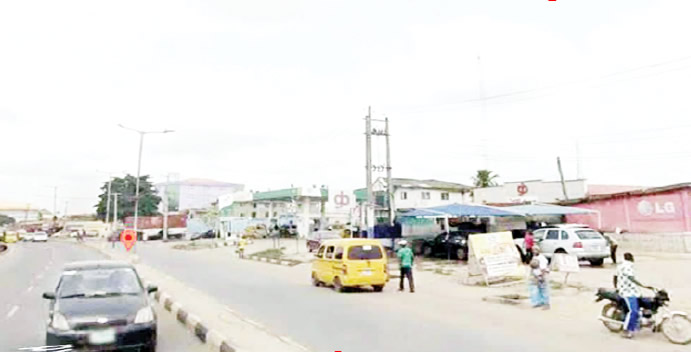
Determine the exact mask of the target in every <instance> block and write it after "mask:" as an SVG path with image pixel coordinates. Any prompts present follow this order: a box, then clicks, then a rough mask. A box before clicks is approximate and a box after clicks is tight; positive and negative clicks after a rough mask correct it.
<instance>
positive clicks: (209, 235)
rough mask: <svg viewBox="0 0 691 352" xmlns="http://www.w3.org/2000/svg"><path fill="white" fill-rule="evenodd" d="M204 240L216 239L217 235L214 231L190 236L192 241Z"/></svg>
mask: <svg viewBox="0 0 691 352" xmlns="http://www.w3.org/2000/svg"><path fill="white" fill-rule="evenodd" d="M202 238H216V233H215V232H214V230H208V231H205V232H197V233H193V234H192V235H190V240H192V241H194V240H200V239H202Z"/></svg>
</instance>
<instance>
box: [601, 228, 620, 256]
mask: <svg viewBox="0 0 691 352" xmlns="http://www.w3.org/2000/svg"><path fill="white" fill-rule="evenodd" d="M602 236H603V237H604V238H605V240H607V243H608V244H609V254H610V256H611V257H612V263H614V264H617V247H619V244H618V243H617V241H616V240H615V239H614V237H612V235H611V234H605V233H604V232H603V233H602Z"/></svg>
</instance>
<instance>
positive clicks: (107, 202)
mask: <svg viewBox="0 0 691 352" xmlns="http://www.w3.org/2000/svg"><path fill="white" fill-rule="evenodd" d="M112 180H113V179H112V177H110V175H108V196H107V197H106V225H108V219H109V218H110V184H111V181H112Z"/></svg>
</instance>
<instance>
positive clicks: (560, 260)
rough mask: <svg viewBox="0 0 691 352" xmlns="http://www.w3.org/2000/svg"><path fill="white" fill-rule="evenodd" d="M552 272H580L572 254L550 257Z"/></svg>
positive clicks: (575, 257)
mask: <svg viewBox="0 0 691 352" xmlns="http://www.w3.org/2000/svg"><path fill="white" fill-rule="evenodd" d="M552 270H553V271H561V272H564V273H577V272H579V271H580V270H581V268H580V266H579V265H578V257H577V256H575V255H573V254H566V253H555V254H554V256H553V257H552Z"/></svg>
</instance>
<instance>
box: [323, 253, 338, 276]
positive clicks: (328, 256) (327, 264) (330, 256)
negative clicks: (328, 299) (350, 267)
mask: <svg viewBox="0 0 691 352" xmlns="http://www.w3.org/2000/svg"><path fill="white" fill-rule="evenodd" d="M323 262H324V270H323V272H324V282H326V283H327V284H332V283H333V279H334V272H335V271H334V268H333V266H334V264H335V261H334V246H333V245H331V246H327V247H326V251H324V260H323Z"/></svg>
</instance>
